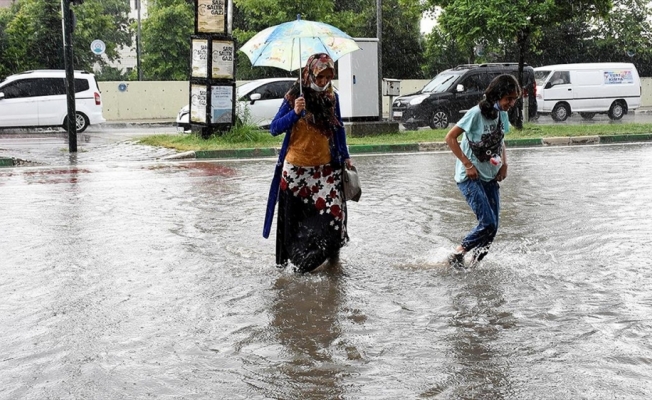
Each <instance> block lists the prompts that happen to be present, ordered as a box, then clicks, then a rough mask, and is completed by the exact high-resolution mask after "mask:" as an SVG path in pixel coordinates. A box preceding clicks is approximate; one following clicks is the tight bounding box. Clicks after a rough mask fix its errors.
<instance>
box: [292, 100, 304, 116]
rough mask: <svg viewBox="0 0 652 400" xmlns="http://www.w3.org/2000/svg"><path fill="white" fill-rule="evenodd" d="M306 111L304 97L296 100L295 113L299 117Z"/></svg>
mask: <svg viewBox="0 0 652 400" xmlns="http://www.w3.org/2000/svg"><path fill="white" fill-rule="evenodd" d="M305 109H306V99H304V98H303V97H297V98H296V99H295V100H294V112H295V113H296V114H297V115H301V112H302V111H303V110H305Z"/></svg>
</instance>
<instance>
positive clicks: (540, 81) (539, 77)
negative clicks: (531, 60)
mask: <svg viewBox="0 0 652 400" xmlns="http://www.w3.org/2000/svg"><path fill="white" fill-rule="evenodd" d="M548 75H550V71H545V70H541V71H534V80H535V81H537V85H539V86H543V85H544V84H545V83H546V78H547V77H548Z"/></svg>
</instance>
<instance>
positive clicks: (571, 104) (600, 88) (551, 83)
mask: <svg viewBox="0 0 652 400" xmlns="http://www.w3.org/2000/svg"><path fill="white" fill-rule="evenodd" d="M534 78H535V79H536V82H537V92H536V93H537V103H538V104H537V105H538V107H539V114H543V115H547V114H550V116H552V118H553V119H554V120H555V121H564V120H566V118H568V117H569V116H570V115H571V113H573V112H577V113H579V114H580V115H581V116H582V118H584V119H591V118H593V116H594V115H595V114H607V115H608V116H609V118H611V119H614V120H617V119H621V118H622V117H623V115H625V114H627V113H628V112H629V111H631V110H636V109H637V108H639V107H640V106H641V80H640V78H639V76H638V71H636V67H634V64H630V63H587V64H559V65H548V66H545V67H537V68H535V69H534Z"/></svg>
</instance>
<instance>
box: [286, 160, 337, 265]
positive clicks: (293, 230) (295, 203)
mask: <svg viewBox="0 0 652 400" xmlns="http://www.w3.org/2000/svg"><path fill="white" fill-rule="evenodd" d="M348 240H349V237H348V235H347V233H346V202H345V201H344V199H343V197H342V169H341V168H334V167H333V166H332V165H331V164H324V165H319V166H316V167H300V166H296V165H292V164H290V163H288V162H285V164H284V165H283V175H282V177H281V187H280V192H279V200H278V219H277V231H276V263H277V264H279V265H285V264H287V262H288V261H290V262H292V264H293V265H294V267H295V268H296V269H297V270H298V271H301V272H308V271H311V270H313V269H315V268H317V267H318V266H319V265H321V264H322V263H323V262H325V261H326V260H327V259H329V258H334V257H337V256H338V254H339V250H340V248H341V247H342V246H343V245H344V244H345V243H346V242H347V241H348Z"/></svg>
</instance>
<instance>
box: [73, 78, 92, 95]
mask: <svg viewBox="0 0 652 400" xmlns="http://www.w3.org/2000/svg"><path fill="white" fill-rule="evenodd" d="M89 88H90V86H89V85H88V79H79V78H76V79H75V93H79V92H85V91H86V90H88V89H89Z"/></svg>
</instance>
